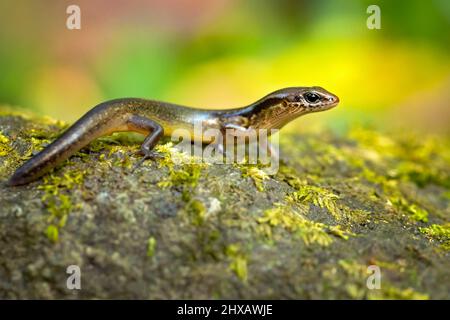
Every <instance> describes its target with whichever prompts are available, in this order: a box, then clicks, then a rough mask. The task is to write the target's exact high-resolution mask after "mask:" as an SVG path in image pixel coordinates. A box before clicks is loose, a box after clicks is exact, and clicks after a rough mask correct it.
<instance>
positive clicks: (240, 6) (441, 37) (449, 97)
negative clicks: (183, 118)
mask: <svg viewBox="0 0 450 320" xmlns="http://www.w3.org/2000/svg"><path fill="white" fill-rule="evenodd" d="M70 4H77V5H79V6H80V7H81V27H82V28H81V30H68V29H67V28H66V19H67V16H68V15H67V14H66V8H67V6H68V5H70ZM370 4H377V5H379V6H380V8H381V25H382V29H381V30H369V29H368V28H367V26H366V20H367V18H368V16H369V14H367V13H366V9H367V7H368V5H370ZM0 18H1V19H0V75H1V77H0V103H1V104H8V105H11V106H12V107H13V108H14V107H17V106H21V107H25V108H28V109H31V110H32V111H34V112H36V113H38V114H42V115H50V116H52V117H55V118H58V119H62V120H66V121H74V120H76V119H77V118H79V117H80V116H81V115H82V114H83V113H84V112H85V111H87V110H89V109H90V108H91V107H93V106H94V105H96V104H98V103H99V102H102V101H104V100H107V99H112V98H117V97H130V96H137V97H146V98H153V99H160V100H166V101H170V102H175V103H180V104H185V105H191V106H203V107H209V108H226V107H237V106H241V105H245V104H248V103H251V102H253V101H254V100H256V99H259V98H260V97H262V96H263V95H265V94H267V93H269V92H270V91H273V90H276V89H279V88H282V87H287V86H312V85H320V86H323V87H324V88H326V89H328V90H330V91H332V92H334V93H336V94H337V95H338V96H339V97H340V99H341V103H340V105H339V107H338V108H336V109H333V110H332V111H328V112H325V113H319V114H314V115H310V116H308V118H306V117H305V118H303V119H301V120H298V121H296V122H295V123H294V124H292V125H291V126H290V127H291V129H295V130H302V128H304V127H308V126H326V127H329V128H331V129H332V130H337V131H341V130H345V129H346V128H347V127H348V126H351V125H354V124H358V123H361V124H364V125H372V126H377V127H395V128H405V129H408V130H409V129H411V130H423V131H426V132H439V133H445V134H448V133H449V131H450V129H449V127H450V126H449V124H450V109H449V108H450V59H449V58H450V57H449V49H450V36H449V34H450V33H449V30H450V1H448V0H429V1H426V0H413V1H406V0H404V1H400V0H397V1H389V0H385V1H374V0H370V1H362V0H361V1H356V0H319V1H306V0H281V1H280V0H278V1H262V0H249V1H238V0H215V1H207V0H203V1H202V0H172V1H164V0H152V1H144V0H141V1H125V0H120V1H107V0H97V1H92V0H77V1H74V0H71V1H65V0H64V1H63V0H60V1H32V0H28V1H24V0H18V1H16V0H15V1H12V0H2V1H1V2H0Z"/></svg>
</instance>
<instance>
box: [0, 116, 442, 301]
mask: <svg viewBox="0 0 450 320" xmlns="http://www.w3.org/2000/svg"><path fill="white" fill-rule="evenodd" d="M64 128H65V125H63V124H62V123H59V122H56V121H53V120H51V119H40V118H33V117H23V116H22V115H21V114H18V113H10V112H9V111H1V112H0V179H1V181H2V182H3V183H2V185H1V186H0V188H1V190H0V202H1V209H0V298H58V299H61V298H139V299H165V298H169V299H170V298H181V299H194V298H206V299H215V298H225V299H230V298H237V299H240V298H246V299H255V298H256V299H268V298H276V299H278V298H287V299H291V298H293V299H315V298H324V299H348V298H357V299H365V298H367V299H378V298H388V299H389V298H392V299H427V298H433V299H449V298H450V296H449V290H448V279H450V263H449V262H450V259H449V250H450V224H449V221H450V219H449V218H450V190H449V189H450V144H449V141H448V139H446V138H443V137H431V136H425V137H424V136H423V135H420V136H419V135H417V136H416V135H413V134H406V133H400V134H398V133H397V134H391V135H389V136H388V135H385V134H382V133H379V132H376V131H373V130H368V129H364V128H355V129H352V130H350V131H349V132H348V134H346V135H343V136H336V135H335V134H332V133H330V132H326V131H320V132H318V131H303V132H301V133H298V132H297V133H296V132H292V131H289V130H286V132H285V131H282V132H281V135H280V149H281V153H282V154H281V164H280V170H279V172H278V173H277V174H276V175H273V176H268V175H266V174H265V173H264V171H263V170H262V168H261V167H259V166H254V165H253V166H250V165H201V164H191V163H182V164H177V162H176V161H174V159H173V157H174V155H173V154H170V153H168V151H169V150H171V145H170V143H169V142H167V141H165V142H163V143H162V144H161V145H159V147H158V149H159V151H160V152H162V153H163V154H165V155H166V157H165V158H164V159H159V160H156V161H151V160H149V161H146V162H144V164H143V165H142V166H140V167H139V168H138V169H136V170H135V171H133V170H132V167H133V165H134V164H135V163H136V162H137V161H139V156H138V155H135V152H136V151H137V150H138V148H139V141H136V140H137V139H136V137H135V136H130V135H127V134H121V135H115V136H112V137H108V138H102V139H98V140H97V141H95V142H94V143H92V144H91V145H89V146H88V147H86V148H84V149H83V150H81V151H80V152H78V153H77V154H76V155H74V156H73V157H71V158H70V159H69V160H68V161H66V162H65V163H64V164H63V165H62V166H60V167H59V168H57V169H56V170H54V171H53V172H51V173H50V174H48V175H47V176H45V177H44V178H42V179H40V180H39V181H36V182H33V183H30V184H29V185H25V186H20V187H8V186H6V185H5V184H4V181H6V179H7V178H8V177H9V176H10V175H11V174H12V173H13V172H14V170H15V169H16V168H17V167H18V166H19V165H20V164H21V163H22V162H23V161H25V160H26V159H28V158H30V157H31V156H32V155H33V153H35V152H37V151H39V150H40V149H41V148H42V147H43V146H44V145H45V144H47V143H48V142H50V141H51V140H53V139H54V138H55V137H57V136H58V135H59V134H60V133H61V131H62V130H63V129H64ZM180 157H182V155H180ZM69 265H78V266H79V267H80V269H81V290H69V289H67V287H66V280H67V277H68V276H69V275H68V274H67V273H66V269H67V267H68V266H69ZM369 265H376V266H378V267H379V268H380V271H381V288H380V289H372V290H371V289H369V288H368V287H367V278H368V277H369V276H370V275H371V273H370V272H368V266H369Z"/></svg>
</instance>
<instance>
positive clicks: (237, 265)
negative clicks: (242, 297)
mask: <svg viewBox="0 0 450 320" xmlns="http://www.w3.org/2000/svg"><path fill="white" fill-rule="evenodd" d="M225 255H226V256H227V257H228V258H229V259H230V260H231V262H230V264H229V269H230V270H231V271H233V272H234V273H235V274H236V276H237V277H238V278H239V279H241V280H242V281H243V282H247V279H248V270H247V269H248V268H247V263H248V262H247V256H246V255H245V254H244V253H243V252H242V250H241V248H240V246H239V244H230V245H228V246H227V247H226V248H225Z"/></svg>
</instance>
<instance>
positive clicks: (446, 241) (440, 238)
mask: <svg viewBox="0 0 450 320" xmlns="http://www.w3.org/2000/svg"><path fill="white" fill-rule="evenodd" d="M419 230H420V232H421V233H423V234H424V235H426V236H427V237H428V238H429V239H430V240H432V241H437V242H439V243H440V244H441V247H442V248H443V249H444V250H447V251H450V223H447V224H444V225H439V224H432V225H431V226H429V227H424V228H419Z"/></svg>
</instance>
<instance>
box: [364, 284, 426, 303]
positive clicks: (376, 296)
mask: <svg viewBox="0 0 450 320" xmlns="http://www.w3.org/2000/svg"><path fill="white" fill-rule="evenodd" d="M368 298H369V299H370V300H428V299H429V298H430V297H429V296H428V295H427V294H423V293H420V292H417V291H415V290H414V289H412V288H406V289H399V288H396V287H393V286H387V287H384V288H382V290H377V291H375V290H372V291H371V292H370V294H369V296H368Z"/></svg>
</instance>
